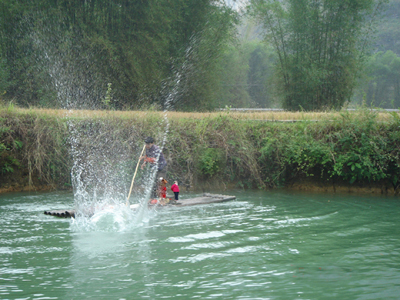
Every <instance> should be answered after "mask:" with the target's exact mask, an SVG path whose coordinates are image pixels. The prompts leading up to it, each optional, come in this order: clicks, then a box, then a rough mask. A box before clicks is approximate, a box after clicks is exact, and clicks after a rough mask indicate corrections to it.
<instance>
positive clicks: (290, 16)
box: [250, 0, 384, 110]
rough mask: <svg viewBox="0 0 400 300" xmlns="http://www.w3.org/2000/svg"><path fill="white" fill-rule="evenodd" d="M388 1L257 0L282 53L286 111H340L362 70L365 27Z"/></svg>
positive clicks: (268, 34) (256, 12)
mask: <svg viewBox="0 0 400 300" xmlns="http://www.w3.org/2000/svg"><path fill="white" fill-rule="evenodd" d="M383 1H384V0H357V1H355V0H251V1H250V3H251V6H250V12H251V13H252V15H253V16H255V17H256V18H257V19H258V21H259V22H260V23H261V24H262V25H263V27H264V30H265V31H264V34H265V38H266V39H268V40H269V41H270V42H271V43H272V44H273V46H274V47H275V50H276V52H277V55H278V68H277V74H276V76H279V79H280V80H279V82H280V89H281V92H282V95H283V107H284V108H286V109H288V110H302V109H304V110H321V109H329V108H340V107H342V106H343V104H344V103H345V101H346V100H348V99H349V98H350V96H351V94H352V91H353V89H354V87H355V85H356V78H357V74H358V72H359V71H360V70H361V59H362V53H363V51H364V46H365V39H364V37H365V28H366V27H365V24H366V21H367V20H371V18H372V17H371V14H372V13H373V12H374V11H376V10H377V9H378V8H379V7H380V5H381V3H383Z"/></svg>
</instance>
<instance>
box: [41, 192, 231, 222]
mask: <svg viewBox="0 0 400 300" xmlns="http://www.w3.org/2000/svg"><path fill="white" fill-rule="evenodd" d="M235 199H236V197H235V196H227V195H220V194H209V193H204V194H203V196H200V197H196V198H189V199H182V200H178V201H177V202H175V201H171V203H169V204H166V205H163V206H161V205H157V206H160V207H171V206H174V207H183V206H193V205H201V204H212V203H220V202H226V201H231V200H235ZM149 206H155V205H149ZM130 207H131V209H137V207H138V205H137V204H133V205H131V206H130ZM44 214H45V215H49V216H54V217H59V218H71V217H72V218H75V210H73V209H72V210H48V211H45V212H44Z"/></svg>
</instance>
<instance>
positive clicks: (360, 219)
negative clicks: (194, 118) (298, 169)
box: [0, 190, 400, 300]
mask: <svg viewBox="0 0 400 300" xmlns="http://www.w3.org/2000/svg"><path fill="white" fill-rule="evenodd" d="M181 194H182V195H181V197H182V198H188V197H190V196H193V195H195V194H186V193H181ZM225 194H233V195H236V196H237V199H236V200H234V201H231V202H226V203H219V204H210V205H203V206H192V207H182V208H179V207H172V208H163V209H159V210H157V211H150V212H146V216H145V217H143V218H142V219H140V220H139V221H138V220H137V219H134V218H130V219H128V221H126V220H125V221H124V220H122V221H120V220H118V218H119V217H121V216H119V217H118V218H117V217H116V216H108V217H104V218H103V219H102V220H101V221H100V222H99V223H98V224H97V225H96V226H95V227H90V228H89V227H87V224H86V225H82V223H76V221H75V222H73V220H71V219H59V218H55V217H52V216H47V215H44V214H43V212H44V211H45V210H50V209H68V208H71V206H72V205H73V195H72V194H71V193H67V192H50V193H10V194H2V195H0V224H1V239H0V240H1V243H0V258H1V261H0V298H1V299H285V300H286V299H399V297H400V296H399V295H400V253H399V252H400V218H399V210H400V199H399V198H398V197H397V198H396V197H385V196H364V195H339V194H335V195H329V194H308V193H298V192H296V193H294V192H287V191H272V192H271V191H240V190H233V191H229V192H225ZM87 222H88V223H90V220H88V221H87ZM124 222H125V223H124ZM129 222H133V223H135V222H136V224H127V223H129ZM88 228H89V229H88Z"/></svg>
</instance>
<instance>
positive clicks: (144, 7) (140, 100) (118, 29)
mask: <svg viewBox="0 0 400 300" xmlns="http://www.w3.org/2000/svg"><path fill="white" fill-rule="evenodd" d="M0 9H1V13H0V14H1V19H0V34H1V40H0V44H1V45H0V58H1V60H0V75H1V76H2V80H1V81H0V88H1V89H2V90H3V91H6V95H4V97H6V98H7V99H15V100H16V101H17V102H18V103H19V104H20V105H25V106H28V105H34V106H55V105H57V104H58V106H62V107H71V105H77V104H78V106H79V107H93V106H95V105H97V106H98V104H99V103H102V102H101V98H102V97H103V98H104V96H105V94H106V91H107V87H108V84H109V83H111V84H112V85H111V93H112V97H111V98H112V101H110V102H109V103H108V105H111V106H112V107H113V108H116V109H122V108H125V109H127V108H138V107H142V106H143V105H147V106H149V105H163V104H164V102H165V101H164V98H165V97H166V94H168V93H169V92H170V89H169V87H170V86H171V85H174V84H176V82H174V81H177V78H178V77H179V82H180V85H179V93H178V94H177V95H178V96H179V97H178V96H177V97H175V99H174V100H179V101H180V103H181V106H184V108H185V109H187V110H190V109H205V108H207V106H209V102H210V101H211V100H212V96H211V95H210V94H209V93H207V90H208V91H210V90H212V86H213V84H214V81H213V73H214V72H215V68H214V66H215V61H216V60H217V59H218V57H219V55H220V53H221V51H222V49H223V47H224V45H225V43H226V42H227V40H228V39H229V38H230V36H232V34H231V33H232V31H233V30H234V24H235V22H236V13H235V12H234V11H233V10H231V9H230V8H229V7H226V6H225V5H224V3H223V1H220V0H176V1H168V0H158V1H146V0H141V1H137V0H115V1H108V0H96V1H95V0H88V1H79V0H32V1H18V2H16V1H14V0H4V1H2V4H1V6H0ZM194 70H196V72H194ZM199 81H201V82H199ZM200 84H201V85H202V86H203V87H208V88H206V89H205V90H204V89H203V88H202V93H201V95H199V93H198V92H196V85H197V86H199V85H200ZM188 85H190V86H191V87H192V88H191V89H190V90H189V89H187V88H185V86H188ZM199 89H200V88H199V87H197V91H198V90H199ZM200 97H201V101H199V98H200ZM178 98H179V99H178ZM56 99H58V100H56ZM57 101H58V102H57Z"/></svg>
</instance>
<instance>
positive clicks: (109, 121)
mask: <svg viewBox="0 0 400 300" xmlns="http://www.w3.org/2000/svg"><path fill="white" fill-rule="evenodd" d="M268 121H284V122H268ZM289 121H290V122H289ZM292 121H297V122H292ZM0 122H1V131H0V134H1V140H0V158H1V160H0V168H1V174H0V190H2V191H12V190H22V189H27V188H28V189H29V188H40V187H50V188H70V187H71V180H70V172H71V167H72V163H73V162H72V158H71V151H70V147H71V141H72V140H71V138H73V137H74V136H75V135H79V136H80V140H79V143H76V144H75V146H76V145H78V146H77V147H79V149H80V150H82V151H85V149H89V148H90V149H92V148H93V147H98V149H97V151H100V152H102V151H103V152H104V153H116V152H118V153H124V155H123V157H124V158H123V161H119V162H116V161H115V162H113V163H114V164H121V165H123V168H124V170H126V173H127V174H129V175H130V176H131V175H132V174H133V172H134V168H135V164H136V161H137V158H138V156H139V153H140V150H141V148H142V145H143V144H142V140H143V137H145V136H148V135H152V136H154V137H155V138H156V139H157V140H158V141H159V142H160V143H161V141H162V138H163V134H164V132H165V129H166V127H167V123H166V122H165V120H164V113H162V112H140V111H138V112H119V111H73V112H68V111H62V110H35V109H30V110H23V109H18V108H14V107H12V106H11V107H5V108H2V109H1V110H0ZM168 122H169V132H168V135H167V139H166V142H165V147H164V153H165V155H166V157H167V160H168V178H170V179H171V180H172V179H177V180H179V181H180V182H181V185H182V186H186V187H188V188H191V189H201V188H204V189H208V188H220V189H222V188H225V187H245V188H276V187H288V188H289V187H291V188H298V189H314V188H317V189H318V190H326V191H335V190H336V191H337V190H343V189H345V190H349V191H351V190H357V191H360V190H364V191H370V192H383V193H388V194H394V193H398V191H399V185H400V179H399V177H400V117H399V115H398V114H397V113H384V112H382V113H379V112H371V111H369V110H359V111H355V112H347V111H346V112H334V113H287V112H258V113H238V112H216V113H180V112H169V113H168ZM105 140H106V141H107V142H106V143H104V141H105ZM99 145H101V146H99ZM75 150H76V149H75ZM127 177H129V176H127ZM122 180H127V179H126V178H123V179H122ZM128 182H129V179H128Z"/></svg>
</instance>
